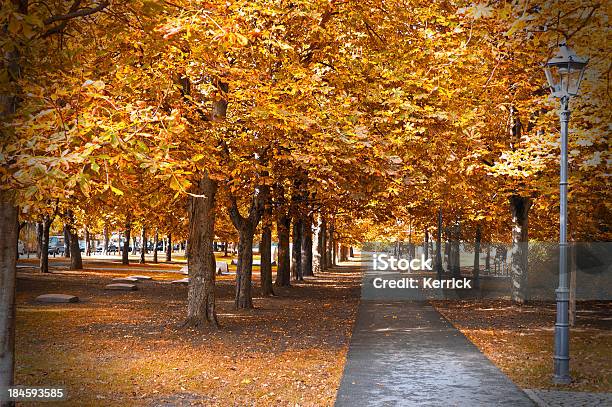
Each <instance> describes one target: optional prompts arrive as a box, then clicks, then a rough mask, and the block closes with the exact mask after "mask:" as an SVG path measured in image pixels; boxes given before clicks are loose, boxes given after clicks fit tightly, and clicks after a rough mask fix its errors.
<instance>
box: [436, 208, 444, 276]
mask: <svg viewBox="0 0 612 407" xmlns="http://www.w3.org/2000/svg"><path fill="white" fill-rule="evenodd" d="M437 233H438V236H437V238H438V239H437V244H436V277H437V278H438V280H441V279H442V271H443V270H442V208H440V209H438V230H437Z"/></svg>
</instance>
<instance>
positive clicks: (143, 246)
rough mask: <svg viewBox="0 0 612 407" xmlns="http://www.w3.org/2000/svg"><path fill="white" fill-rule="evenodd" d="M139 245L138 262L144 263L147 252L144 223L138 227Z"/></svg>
mask: <svg viewBox="0 0 612 407" xmlns="http://www.w3.org/2000/svg"><path fill="white" fill-rule="evenodd" d="M140 245H141V247H140V264H144V263H145V254H146V253H147V228H146V227H145V226H144V225H143V226H142V229H140Z"/></svg>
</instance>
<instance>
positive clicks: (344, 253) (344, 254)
mask: <svg viewBox="0 0 612 407" xmlns="http://www.w3.org/2000/svg"><path fill="white" fill-rule="evenodd" d="M348 251H349V250H348V247H347V246H345V245H343V244H341V245H340V261H348Z"/></svg>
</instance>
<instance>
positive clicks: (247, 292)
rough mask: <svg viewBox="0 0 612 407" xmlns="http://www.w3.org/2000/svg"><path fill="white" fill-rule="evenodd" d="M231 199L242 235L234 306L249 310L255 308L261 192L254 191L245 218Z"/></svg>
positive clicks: (233, 199)
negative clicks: (255, 252) (255, 256)
mask: <svg viewBox="0 0 612 407" xmlns="http://www.w3.org/2000/svg"><path fill="white" fill-rule="evenodd" d="M230 198H231V207H230V210H229V215H230V219H231V220H232V223H233V225H234V227H235V228H236V229H237V230H238V233H239V235H240V240H239V242H238V266H237V267H236V295H235V298H234V305H235V306H236V309H241V308H247V309H248V308H253V294H252V291H253V290H252V274H253V238H254V236H255V229H256V228H257V224H258V223H259V220H260V219H261V215H262V212H263V211H262V207H261V205H260V204H261V202H262V199H261V197H260V195H259V191H258V190H256V191H254V192H253V197H252V200H251V206H250V208H249V214H248V215H247V216H246V217H243V216H242V215H241V214H240V210H239V209H238V203H237V201H236V198H235V197H234V196H230ZM264 199H265V198H264Z"/></svg>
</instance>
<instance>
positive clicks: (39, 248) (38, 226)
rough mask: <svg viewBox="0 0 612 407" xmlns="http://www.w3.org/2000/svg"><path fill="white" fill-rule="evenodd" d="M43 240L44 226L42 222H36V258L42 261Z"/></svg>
mask: <svg viewBox="0 0 612 407" xmlns="http://www.w3.org/2000/svg"><path fill="white" fill-rule="evenodd" d="M42 240H43V224H42V222H36V257H38V258H39V259H40V256H41V254H42Z"/></svg>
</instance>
